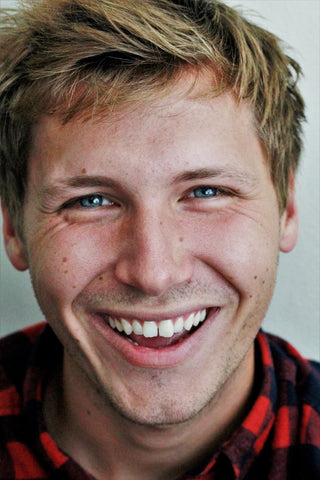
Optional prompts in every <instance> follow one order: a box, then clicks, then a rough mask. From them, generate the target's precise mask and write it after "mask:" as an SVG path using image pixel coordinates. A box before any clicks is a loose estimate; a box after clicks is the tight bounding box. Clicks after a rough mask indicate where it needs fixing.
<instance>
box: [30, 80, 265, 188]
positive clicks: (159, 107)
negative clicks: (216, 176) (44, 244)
mask: <svg viewBox="0 0 320 480" xmlns="http://www.w3.org/2000/svg"><path fill="white" fill-rule="evenodd" d="M200 88H202V89H203V85H201V87H199V89H198V90H199V91H200ZM185 91H186V83H184V84H183V85H182V86H181V85H180V84H179V85H177V86H176V87H175V88H173V90H172V91H171V92H170V93H168V94H167V95H165V96H161V97H159V98H156V99H155V98H153V99H152V100H151V99H149V100H147V101H145V102H141V103H139V104H136V105H134V106H132V107H130V108H127V109H122V110H121V111H116V112H114V113H112V114H109V115H107V116H106V117H105V118H103V119H99V120H95V119H90V120H86V121H83V120H81V119H73V120H71V121H69V122H68V123H67V124H65V125H63V124H62V123H61V121H60V120H59V118H58V117H56V116H46V117H43V118H42V119H41V121H40V122H39V123H38V125H36V127H35V128H34V135H33V143H32V150H31V155H30V162H31V165H30V168H31V170H33V172H36V174H37V175H39V174H41V176H42V178H43V179H44V177H45V176H47V175H51V176H52V175H53V176H63V175H66V174H68V173H70V174H73V175H76V174H79V173H80V172H82V171H85V173H87V170H88V169H90V171H91V172H92V173H93V174H99V173H100V172H99V170H100V171H101V169H105V168H106V166H108V168H109V169H110V168H112V169H113V170H116V169H118V170H119V171H122V170H123V168H127V166H128V164H130V165H129V166H132V165H134V167H135V169H136V173H137V175H139V173H141V174H144V173H145V170H146V168H148V169H150V171H151V170H152V171H153V173H155V172H156V173H157V174H158V175H162V176H163V175H165V173H166V172H169V171H170V172H171V171H174V170H175V167H176V169H177V172H178V171H179V169H181V168H189V166H190V168H191V167H194V166H195V164H197V163H199V164H203V166H204V167H206V168H207V167H209V166H210V165H209V164H210V163H212V164H213V165H212V166H215V167H217V168H219V167H222V166H224V167H225V166H226V165H228V164H232V165H233V167H236V166H237V165H238V166H239V167H241V163H248V165H247V167H248V168H250V165H249V164H250V161H251V159H252V160H253V159H254V158H255V157H258V158H259V159H260V161H261V160H262V162H261V163H262V164H264V163H265V157H264V155H263V154H262V147H261V144H260V141H259V139H258V137H257V133H256V131H255V127H254V117H253V113H252V111H251V108H250V106H249V104H247V103H245V102H242V103H239V102H237V101H236V99H235V98H234V97H233V95H232V94H231V93H224V94H222V95H220V96H218V97H216V98H208V97H205V96H204V95H199V94H198V93H199V91H197V89H194V90H193V91H192V92H191V93H189V94H187V95H186V94H185ZM159 165H160V166H161V168H160V169H159ZM156 166H157V168H156V169H155V167H156ZM261 166H262V165H261ZM33 167H34V168H33ZM94 170H96V171H94Z"/></svg>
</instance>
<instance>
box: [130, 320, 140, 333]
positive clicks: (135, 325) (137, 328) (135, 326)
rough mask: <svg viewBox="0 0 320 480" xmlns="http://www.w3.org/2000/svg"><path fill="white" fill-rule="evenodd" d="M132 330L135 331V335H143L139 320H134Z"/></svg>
mask: <svg viewBox="0 0 320 480" xmlns="http://www.w3.org/2000/svg"><path fill="white" fill-rule="evenodd" d="M132 330H133V333H135V334H136V335H142V334H143V330H142V325H141V323H140V322H138V320H133V323H132Z"/></svg>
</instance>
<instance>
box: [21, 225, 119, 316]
mask: <svg viewBox="0 0 320 480" xmlns="http://www.w3.org/2000/svg"><path fill="white" fill-rule="evenodd" d="M108 245H109V254H108V252H107V250H108ZM106 247H107V248H106ZM112 250H113V248H112V247H111V245H110V242H108V241H107V239H106V241H105V242H104V248H103V249H102V242H101V236H100V234H97V233H95V230H94V229H90V230H88V229H85V230H81V229H79V228H72V227H67V228H61V229H58V230H56V231H54V232H50V233H49V232H47V233H46V234H45V235H43V236H37V237H34V238H33V241H32V243H30V248H29V262H30V275H31V279H32V283H33V287H34V290H35V294H36V297H37V299H38V301H39V304H40V307H41V308H42V310H44V311H45V310H46V309H47V308H49V307H50V308H51V307H52V305H54V306H55V307H57V308H59V307H61V306H62V305H68V304H69V305H70V304H71V303H72V301H73V300H74V299H75V298H76V297H77V295H79V294H80V292H81V291H82V290H83V289H84V288H85V287H86V286H87V285H88V284H89V283H90V282H92V281H93V280H94V279H95V278H96V277H98V276H99V275H100V274H101V273H102V272H103V271H104V270H105V268H106V266H107V264H108V262H110V261H111V258H112Z"/></svg>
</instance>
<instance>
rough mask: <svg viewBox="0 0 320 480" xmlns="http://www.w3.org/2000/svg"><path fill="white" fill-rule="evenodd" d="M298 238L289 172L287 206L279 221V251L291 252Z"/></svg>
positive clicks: (292, 185) (291, 180)
mask: <svg viewBox="0 0 320 480" xmlns="http://www.w3.org/2000/svg"><path fill="white" fill-rule="evenodd" d="M297 238H298V207H297V202H296V194H295V180H294V175H293V173H292V172H291V174H290V180H289V192H288V200H287V206H286V208H285V209H284V211H283V214H282V216H281V220H280V250H281V252H284V253H287V252H291V250H293V248H294V247H295V245H296V243H297Z"/></svg>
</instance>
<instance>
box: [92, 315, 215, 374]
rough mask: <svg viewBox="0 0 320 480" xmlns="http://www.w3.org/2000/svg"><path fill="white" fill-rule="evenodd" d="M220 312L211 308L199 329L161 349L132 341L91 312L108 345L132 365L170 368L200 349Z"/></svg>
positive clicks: (94, 322) (93, 320)
mask: <svg viewBox="0 0 320 480" xmlns="http://www.w3.org/2000/svg"><path fill="white" fill-rule="evenodd" d="M219 312H220V308H211V309H209V311H208V315H207V318H206V320H205V321H204V322H203V324H202V325H201V326H200V327H199V328H198V329H197V330H195V331H194V332H193V333H192V334H190V335H189V336H187V337H186V338H185V339H184V340H182V341H181V342H179V343H176V344H174V345H171V346H168V347H165V348H160V349H155V348H148V347H142V346H138V345H135V344H133V343H131V342H130V341H128V340H126V338H125V337H123V336H121V335H119V334H118V333H116V332H115V331H114V330H113V329H112V328H111V327H110V326H109V324H108V323H107V322H106V320H105V319H104V318H103V317H102V316H101V315H98V314H91V320H92V322H93V324H94V325H95V327H96V329H97V330H98V332H99V334H100V335H102V337H103V338H105V340H106V341H107V342H108V345H109V346H110V347H111V348H112V349H113V350H115V351H116V352H117V353H118V354H120V355H121V357H122V358H123V359H124V360H126V361H127V362H128V363H130V364H131V365H133V366H136V367H140V368H168V367H173V366H175V365H178V364H180V363H183V362H184V361H185V360H186V359H188V358H190V356H191V355H194V354H195V352H196V351H198V350H199V343H201V341H204V340H205V339H206V338H207V329H208V328H209V327H210V325H211V324H212V322H213V321H215V320H216V318H217V316H218V314H219ZM192 358H193V357H192Z"/></svg>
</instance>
